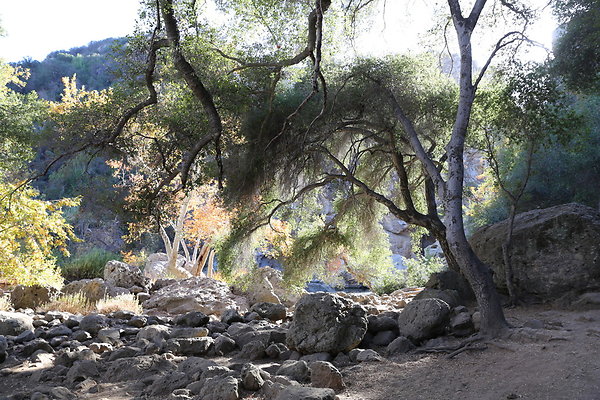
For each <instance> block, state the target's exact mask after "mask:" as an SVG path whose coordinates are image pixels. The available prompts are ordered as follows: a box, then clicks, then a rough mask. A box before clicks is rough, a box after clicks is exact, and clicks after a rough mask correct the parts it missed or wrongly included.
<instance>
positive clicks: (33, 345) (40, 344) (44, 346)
mask: <svg viewBox="0 0 600 400" xmlns="http://www.w3.org/2000/svg"><path fill="white" fill-rule="evenodd" d="M39 350H43V351H45V352H46V353H54V349H53V348H52V346H50V343H48V342H47V341H46V340H44V339H41V338H38V339H34V340H32V341H30V342H28V343H27V344H25V346H23V349H22V350H21V353H22V354H23V355H24V356H25V357H29V356H30V355H32V354H33V353H35V352H36V351H39Z"/></svg>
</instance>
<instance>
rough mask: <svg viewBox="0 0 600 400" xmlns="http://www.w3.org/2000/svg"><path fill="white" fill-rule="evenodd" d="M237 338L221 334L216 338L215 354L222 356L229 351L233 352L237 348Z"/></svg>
mask: <svg viewBox="0 0 600 400" xmlns="http://www.w3.org/2000/svg"><path fill="white" fill-rule="evenodd" d="M235 347H236V345H235V340H233V339H232V338H230V337H227V336H225V335H219V336H218V337H217V338H216V339H215V344H214V349H215V354H216V355H218V356H222V355H225V354H228V353H231V352H232V351H233V350H235Z"/></svg>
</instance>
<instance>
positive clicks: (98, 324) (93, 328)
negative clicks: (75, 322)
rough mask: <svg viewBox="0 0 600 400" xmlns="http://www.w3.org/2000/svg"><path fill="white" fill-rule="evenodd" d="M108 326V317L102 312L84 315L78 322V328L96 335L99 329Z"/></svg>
mask: <svg viewBox="0 0 600 400" xmlns="http://www.w3.org/2000/svg"><path fill="white" fill-rule="evenodd" d="M107 326H108V319H107V318H106V317H105V316H104V315H102V314H90V315H86V316H85V317H83V318H82V319H81V321H80V322H79V328H80V329H81V330H83V331H86V332H89V333H90V334H92V335H96V334H97V333H98V332H99V331H100V330H101V329H104V328H106V327H107Z"/></svg>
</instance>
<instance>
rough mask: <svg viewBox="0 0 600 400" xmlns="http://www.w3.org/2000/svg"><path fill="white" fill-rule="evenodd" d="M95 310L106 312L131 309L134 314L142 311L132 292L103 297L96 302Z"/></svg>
mask: <svg viewBox="0 0 600 400" xmlns="http://www.w3.org/2000/svg"><path fill="white" fill-rule="evenodd" d="M96 311H97V312H99V313H101V314H108V313H111V312H115V311H131V312H133V313H135V314H141V313H142V311H143V310H142V306H141V305H140V303H139V302H138V300H137V298H136V297H135V295H133V294H120V295H118V296H115V297H105V298H104V299H102V300H98V302H97V303H96Z"/></svg>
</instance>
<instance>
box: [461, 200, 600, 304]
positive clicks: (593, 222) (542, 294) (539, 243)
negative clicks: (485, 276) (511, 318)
mask: <svg viewBox="0 0 600 400" xmlns="http://www.w3.org/2000/svg"><path fill="white" fill-rule="evenodd" d="M507 226H508V222H507V221H502V222H499V223H497V224H494V225H490V226H486V227H484V228H481V229H479V230H478V231H476V232H475V233H474V234H473V236H472V237H471V239H470V241H471V244H472V246H473V249H474V250H475V252H476V253H477V255H478V256H479V257H480V258H481V260H482V261H483V262H485V263H486V264H488V265H489V266H490V267H491V268H492V269H493V271H494V283H495V284H496V286H497V287H498V289H499V290H500V291H506V278H505V268H504V262H503V257H502V243H503V241H504V238H505V236H506V230H507ZM511 260H512V264H513V270H514V271H513V275H514V283H515V287H516V289H517V291H518V293H519V295H520V296H523V297H525V298H532V299H541V300H554V299H557V298H559V297H562V296H564V295H565V293H569V292H574V293H582V292H584V291H593V290H597V289H598V288H600V212H598V211H597V210H595V209H593V208H590V207H587V206H583V205H580V204H575V203H570V204H563V205H560V206H555V207H550V208H546V209H542V210H532V211H528V212H525V213H522V214H519V215H517V216H516V218H515V224H514V232H513V248H512V253H511Z"/></svg>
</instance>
